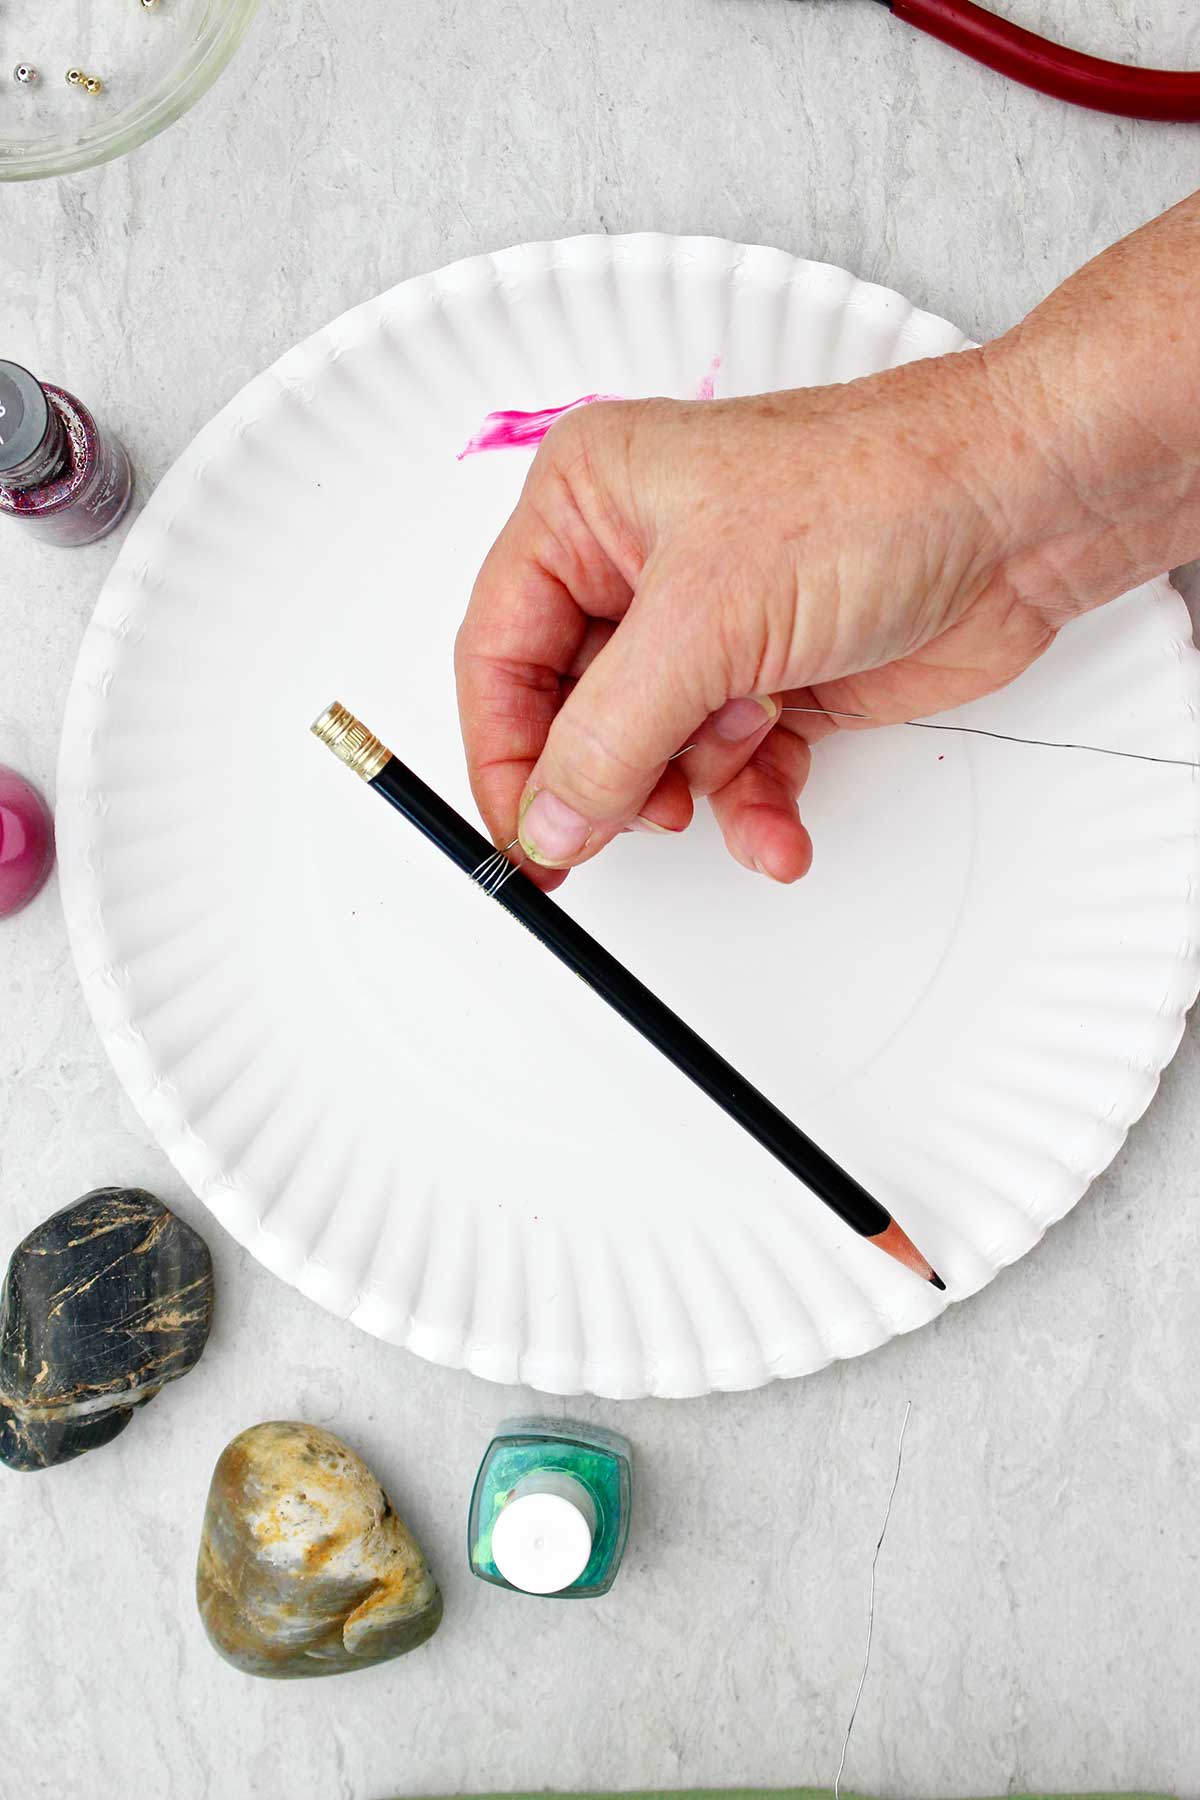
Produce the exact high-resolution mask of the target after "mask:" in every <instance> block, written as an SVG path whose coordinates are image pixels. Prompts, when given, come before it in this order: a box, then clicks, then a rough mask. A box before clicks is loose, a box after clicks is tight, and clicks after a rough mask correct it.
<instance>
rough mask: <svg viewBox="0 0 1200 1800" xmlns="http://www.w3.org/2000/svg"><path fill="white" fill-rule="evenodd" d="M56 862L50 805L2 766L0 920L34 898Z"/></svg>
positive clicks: (11, 771) (27, 784)
mask: <svg viewBox="0 0 1200 1800" xmlns="http://www.w3.org/2000/svg"><path fill="white" fill-rule="evenodd" d="M53 863H54V825H53V822H52V820H51V818H50V809H49V807H48V806H47V805H46V802H45V801H44V800H43V799H42V796H41V795H40V794H39V793H38V791H37V789H36V788H35V787H31V786H30V784H29V782H27V781H26V780H25V777H24V776H23V775H18V774H17V773H16V771H15V770H14V769H5V768H3V767H0V919H6V918H7V917H8V915H9V914H10V913H15V912H20V910H21V908H22V907H23V906H25V905H27V904H28V902H29V901H30V900H32V899H33V896H34V895H35V894H36V893H37V891H38V889H39V888H40V887H41V886H42V885H43V883H44V882H45V880H46V877H47V875H49V873H50V870H51V867H52V865H53Z"/></svg>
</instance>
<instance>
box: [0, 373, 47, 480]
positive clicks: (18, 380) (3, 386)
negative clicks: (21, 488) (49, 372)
mask: <svg viewBox="0 0 1200 1800" xmlns="http://www.w3.org/2000/svg"><path fill="white" fill-rule="evenodd" d="M50 428H51V415H50V402H49V401H48V400H47V398H46V396H45V393H44V392H43V391H42V384H41V382H40V381H37V380H36V379H35V378H34V377H33V376H32V375H31V374H30V373H29V370H28V369H23V368H22V367H21V365H20V363H13V362H0V487H3V486H7V485H10V484H9V483H8V482H7V481H6V479H5V478H6V477H7V476H9V475H13V474H17V473H19V472H20V471H21V469H22V467H23V465H25V464H28V463H29V462H30V461H31V460H34V459H36V458H37V455H38V452H39V451H40V450H41V448H42V445H43V444H44V443H45V441H46V438H47V435H48V433H49V431H50Z"/></svg>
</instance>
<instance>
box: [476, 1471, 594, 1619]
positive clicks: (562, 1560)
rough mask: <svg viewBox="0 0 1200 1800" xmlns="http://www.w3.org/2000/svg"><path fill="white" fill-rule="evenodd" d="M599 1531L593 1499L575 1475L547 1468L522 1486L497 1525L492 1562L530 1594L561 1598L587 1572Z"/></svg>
mask: <svg viewBox="0 0 1200 1800" xmlns="http://www.w3.org/2000/svg"><path fill="white" fill-rule="evenodd" d="M595 1531H596V1508H595V1506H594V1504H593V1502H592V1496H591V1495H590V1494H589V1493H588V1491H587V1489H586V1488H585V1487H584V1485H583V1483H582V1482H581V1481H576V1480H575V1478H574V1476H573V1475H564V1474H563V1473H562V1472H561V1471H560V1470H558V1469H542V1470H539V1471H538V1472H537V1473H536V1474H533V1475H527V1476H526V1477H525V1480H524V1481H520V1482H518V1483H517V1485H516V1487H515V1488H514V1489H513V1491H512V1493H511V1495H510V1496H509V1499H508V1503H507V1505H506V1506H505V1507H504V1510H503V1511H502V1512H501V1514H500V1517H499V1518H498V1519H497V1520H496V1523H495V1525H494V1526H493V1527H492V1560H493V1562H494V1563H495V1565H496V1567H497V1568H498V1569H499V1571H500V1573H501V1574H502V1575H503V1577H504V1579H505V1581H507V1582H508V1583H509V1584H510V1586H512V1587H515V1588H520V1589H521V1592H522V1593H525V1594H561V1593H562V1591H563V1589H564V1588H569V1587H571V1586H572V1585H573V1584H574V1583H575V1582H576V1581H578V1580H579V1577H580V1576H581V1575H582V1574H583V1571H584V1570H585V1569H586V1568H587V1566H588V1563H589V1562H590V1560H591V1555H592V1539H593V1537H594V1536H595Z"/></svg>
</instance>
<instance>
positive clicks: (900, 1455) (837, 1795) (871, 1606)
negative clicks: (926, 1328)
mask: <svg viewBox="0 0 1200 1800" xmlns="http://www.w3.org/2000/svg"><path fill="white" fill-rule="evenodd" d="M911 1411H912V1401H911V1400H910V1401H909V1402H908V1404H907V1406H906V1407H905V1408H904V1419H903V1421H902V1423H901V1426H900V1442H899V1443H898V1444H897V1445H896V1473H895V1474H894V1475H893V1477H892V1491H891V1493H890V1494H889V1495H888V1503H887V1511H886V1512H885V1513H884V1515H883V1526H882V1529H881V1530H880V1533H879V1542H878V1543H877V1544H876V1546H875V1554H874V1556H873V1557H872V1558H871V1598H870V1600H869V1602H868V1604H867V1649H866V1655H865V1656H864V1657H863V1666H862V1674H861V1675H860V1676H859V1678H858V1692H857V1694H855V1696H854V1705H853V1706H852V1707H851V1708H850V1723H849V1724H848V1725H847V1727H846V1735H845V1737H844V1738H843V1740H842V1757H841V1761H840V1762H839V1763H838V1766H837V1774H836V1775H835V1776H834V1778H833V1800H841V1795H842V1770H843V1769H844V1768H845V1767H846V1752H847V1751H848V1750H849V1748H850V1733H851V1732H852V1731H853V1730H854V1721H855V1719H856V1718H857V1717H858V1703H859V1701H860V1700H861V1699H862V1696H863V1689H864V1687H866V1685H867V1670H868V1669H869V1668H870V1666H871V1639H872V1637H873V1636H874V1633H875V1565H876V1563H878V1561H879V1552H880V1551H881V1550H882V1549H883V1540H884V1538H885V1537H886V1536H887V1528H888V1520H889V1519H890V1518H891V1516H892V1502H893V1500H895V1498H896V1489H897V1488H898V1487H899V1486H900V1468H901V1464H902V1463H903V1461H904V1434H905V1432H906V1431H907V1430H908V1415H909V1413H910V1412H911Z"/></svg>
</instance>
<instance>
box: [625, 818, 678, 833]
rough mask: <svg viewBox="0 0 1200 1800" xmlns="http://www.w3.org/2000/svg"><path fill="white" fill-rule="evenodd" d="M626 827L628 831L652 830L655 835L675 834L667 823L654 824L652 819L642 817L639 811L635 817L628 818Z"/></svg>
mask: <svg viewBox="0 0 1200 1800" xmlns="http://www.w3.org/2000/svg"><path fill="white" fill-rule="evenodd" d="M626 829H627V830H629V831H652V832H654V834H655V836H656V837H674V836H675V833H674V832H673V831H672V830H671V827H670V826H669V825H656V824H655V823H654V820H653V819H644V818H643V817H642V815H641V813H639V814H638V816H637V818H636V819H630V821H629V824H628V826H627V828H626Z"/></svg>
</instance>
